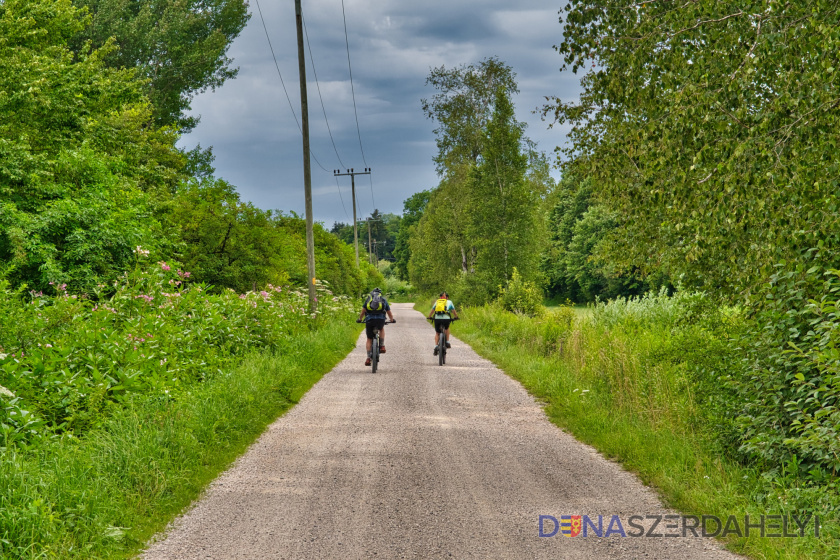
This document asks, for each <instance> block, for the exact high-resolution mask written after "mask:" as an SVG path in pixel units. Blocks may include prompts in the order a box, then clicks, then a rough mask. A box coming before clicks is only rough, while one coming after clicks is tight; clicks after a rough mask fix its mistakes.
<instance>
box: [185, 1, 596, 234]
mask: <svg viewBox="0 0 840 560" xmlns="http://www.w3.org/2000/svg"><path fill="white" fill-rule="evenodd" d="M259 5H260V7H261V9H262V14H263V16H264V18H265V23H266V26H267V28H268V34H269V38H270V40H271V44H272V46H273V47H274V53H275V54H276V56H277V63H278V65H279V68H280V75H282V79H283V81H284V82H285V85H286V89H287V91H288V93H289V96H290V98H291V101H292V105H293V107H294V111H295V113H296V114H297V115H298V118H300V117H299V115H300V86H299V82H298V62H297V43H296V40H297V39H296V35H295V18H294V2H293V0H284V1H282V2H280V1H276V0H275V1H272V0H261V2H260V4H259ZM344 6H345V13H346V18H347V31H348V40H349V45H350V62H351V64H352V72H353V85H354V88H355V96H356V108H357V114H358V123H359V128H358V130H357V128H356V116H355V114H354V110H353V95H352V91H351V85H350V75H349V71H348V64H347V50H346V47H345V35H344V22H343V19H342V10H341V0H303V14H304V20H305V22H306V28H307V31H308V36H309V41H310V45H311V49H312V55H313V56H314V73H313V68H312V65H311V62H310V61H309V59H308V57H309V54H308V52H307V65H308V68H307V87H308V92H309V107H310V109H309V113H310V117H309V118H310V136H311V142H312V152H313V154H314V156H315V157H316V158H317V159H318V160H319V161H320V163H321V164H322V165H323V167H324V168H326V169H327V171H324V170H322V169H321V167H319V165H318V163H316V162H315V161H314V160H313V161H312V189H313V208H314V214H315V220H316V221H320V222H323V223H325V224H326V225H327V226H330V225H331V224H332V223H333V222H334V221H343V222H351V221H352V219H351V218H352V207H351V206H350V178H349V177H342V178H340V179H339V183H338V185H336V179H335V178H334V177H333V170H334V169H338V168H341V169H346V168H350V167H352V168H355V169H356V170H357V171H361V170H362V169H363V168H364V167H371V168H372V169H373V174H372V175H371V176H370V177H367V176H359V177H357V178H356V196H357V203H358V212H359V217H360V219H361V218H362V217H364V216H366V215H368V214H369V213H370V212H371V211H372V209H373V208H374V204H375V207H376V208H379V209H380V211H383V212H393V213H396V214H399V213H401V212H402V207H403V200H405V199H406V198H407V197H409V196H410V195H411V194H413V193H415V192H417V191H420V190H423V189H429V188H432V187H434V186H435V185H437V183H438V178H437V176H436V174H435V170H434V164H433V162H432V158H433V157H434V155H435V152H436V147H435V138H434V134H433V132H432V130H433V129H434V128H435V125H434V123H433V122H432V121H430V120H428V119H426V118H425V116H424V114H423V112H422V110H421V108H420V99H421V98H424V97H426V98H429V97H431V96H432V95H433V94H434V91H433V90H432V89H431V88H430V87H429V86H426V85H425V81H426V77H427V76H428V74H429V70H430V69H431V68H432V67H439V66H441V65H445V66H446V67H447V68H451V67H455V66H459V65H462V64H468V63H475V62H479V61H481V60H483V59H485V58H487V57H491V56H495V57H498V58H500V59H501V60H502V61H504V62H506V63H507V64H509V65H510V66H511V67H512V68H513V70H514V71H515V72H516V74H517V80H518V83H519V88H520V90H521V92H520V94H519V95H518V96H517V97H516V98H515V99H514V102H515V104H516V111H517V117H518V118H519V120H521V121H524V122H527V123H528V125H529V126H528V130H527V132H526V134H527V135H528V136H529V137H530V138H531V139H533V140H534V141H536V142H537V143H538V145H539V148H540V150H542V151H545V152H549V153H550V152H551V151H552V150H553V149H554V147H555V146H557V145H560V144H563V143H564V141H565V133H566V130H565V129H563V128H559V127H555V128H553V129H551V130H548V129H547V126H546V123H544V122H542V121H541V120H540V117H539V116H538V115H537V114H534V113H533V111H534V109H536V108H537V107H538V106H541V105H542V104H543V102H544V97H545V96H547V95H557V96H560V97H562V98H563V99H566V100H572V99H576V98H577V95H578V91H579V85H578V84H579V77H578V76H575V75H574V74H571V73H570V72H563V73H561V72H560V71H559V67H560V65H561V59H560V56H559V55H558V54H557V52H556V51H555V50H554V49H553V48H552V46H553V45H555V44H558V43H559V42H560V41H561V40H562V27H561V24H560V23H559V21H558V10H559V9H560V7H561V6H562V3H560V2H557V3H554V2H551V1H545V0H519V1H518V2H516V3H514V2H510V1H501V0H454V1H453V0H427V1H426V2H422V3H421V2H406V1H405V0H376V1H374V0H344ZM251 12H252V17H251V20H250V21H249V23H248V26H247V27H246V28H245V29H244V30H243V32H242V34H241V35H240V36H239V37H238V38H237V39H236V41H235V42H234V43H233V45H232V46H231V48H230V51H229V56H230V57H231V58H233V59H234V64H235V65H236V66H238V67H239V69H240V70H239V75H238V77H237V78H236V79H235V80H232V81H229V82H227V83H226V84H225V85H224V86H223V87H222V88H220V89H218V90H216V91H215V92H211V91H208V92H206V93H203V94H201V95H198V96H197V97H196V98H195V99H194V100H193V104H192V107H193V113H195V114H199V115H201V123H200V124H199V125H198V127H196V129H195V130H194V131H193V132H192V133H191V134H189V135H188V136H185V137H184V138H183V140H182V142H181V144H182V145H184V146H185V147H193V146H194V145H195V144H197V143H200V144H201V145H202V146H203V147H207V146H213V148H214V153H215V154H216V162H215V165H216V174H217V175H218V176H219V177H222V178H224V179H226V180H228V181H230V182H231V183H233V184H234V185H236V186H237V188H238V190H239V192H240V194H241V196H242V198H243V199H245V200H250V201H251V202H253V203H254V204H255V205H257V206H259V207H261V208H264V209H280V210H283V211H286V212H288V211H295V212H298V213H299V214H301V215H302V214H303V209H304V196H303V156H302V148H301V136H300V131H299V128H298V125H297V124H296V122H295V117H294V116H293V114H292V109H291V108H290V106H289V101H287V99H286V94H285V93H284V92H283V86H282V84H281V81H280V77H279V76H278V72H277V69H276V68H275V63H274V59H273V58H272V55H271V50H270V49H269V45H268V41H267V39H266V33H265V30H264V29H263V24H262V21H261V19H260V17H259V12H258V10H257V3H256V0H251ZM315 74H317V78H318V83H317V85H316V82H315ZM319 87H320V94H321V96H322V97H323V102H324V108H325V110H326V114H327V118H328V122H329V127H330V130H331V131H332V137H333V139H334V140H335V145H336V147H337V151H338V155H336V151H335V150H334V149H333V145H332V143H331V142H330V136H329V132H328V130H327V125H326V124H325V119H324V110H323V109H322V107H321V101H320V98H319V95H318V88H319ZM359 136H361V147H360V142H359ZM362 150H364V153H362ZM339 157H340V158H341V162H342V163H343V165H342V163H339V159H338V158H339ZM339 187H340V191H339ZM340 195H341V196H340ZM342 197H343V204H342Z"/></svg>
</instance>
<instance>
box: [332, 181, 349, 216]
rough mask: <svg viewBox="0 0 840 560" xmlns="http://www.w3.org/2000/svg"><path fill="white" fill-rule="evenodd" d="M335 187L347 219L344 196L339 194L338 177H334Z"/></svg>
mask: <svg viewBox="0 0 840 560" xmlns="http://www.w3.org/2000/svg"><path fill="white" fill-rule="evenodd" d="M335 188H337V189H338V197H339V198H340V199H341V207H342V208H344V215H345V216H346V217H347V219H348V220H349V219H350V214H348V213H347V207H346V206H344V197H343V196H341V187H340V186H338V177H336V178H335Z"/></svg>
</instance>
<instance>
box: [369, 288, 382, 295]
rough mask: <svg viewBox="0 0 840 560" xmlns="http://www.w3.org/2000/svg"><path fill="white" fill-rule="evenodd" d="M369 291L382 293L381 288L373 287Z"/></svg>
mask: <svg viewBox="0 0 840 560" xmlns="http://www.w3.org/2000/svg"><path fill="white" fill-rule="evenodd" d="M371 293H379V294H381V293H382V290H380V289H379V288H374V289H373V290H371Z"/></svg>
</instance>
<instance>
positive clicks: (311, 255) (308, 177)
mask: <svg viewBox="0 0 840 560" xmlns="http://www.w3.org/2000/svg"><path fill="white" fill-rule="evenodd" d="M295 19H296V23H297V44H298V68H299V69H300V120H301V132H303V188H304V192H305V198H306V264H307V268H308V269H309V282H307V284H309V312H310V313H315V310H316V306H317V297H316V293H315V236H314V234H313V232H312V169H311V168H310V162H309V103H308V101H307V98H306V58H305V57H304V54H303V11H302V10H301V7H300V0H295Z"/></svg>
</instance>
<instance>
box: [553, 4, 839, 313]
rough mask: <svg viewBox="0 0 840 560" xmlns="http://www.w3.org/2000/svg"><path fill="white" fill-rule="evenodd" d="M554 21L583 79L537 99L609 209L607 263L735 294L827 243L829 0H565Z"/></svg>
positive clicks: (830, 226) (833, 209) (831, 240)
mask: <svg viewBox="0 0 840 560" xmlns="http://www.w3.org/2000/svg"><path fill="white" fill-rule="evenodd" d="M563 21H564V23H565V27H564V40H563V42H562V43H561V44H560V45H559V46H558V47H557V48H558V51H559V52H560V54H561V55H562V56H563V57H564V60H565V65H566V67H567V68H569V69H571V70H573V71H578V70H585V71H586V74H585V75H584V77H583V79H582V82H581V83H582V85H583V93H582V95H581V100H580V103H579V104H573V103H566V102H564V101H562V100H560V99H555V100H554V102H553V103H552V104H550V105H549V106H547V107H546V108H545V111H546V114H547V115H551V116H553V117H554V118H555V119H556V122H559V123H570V124H571V125H572V127H573V128H572V133H571V136H570V138H571V142H570V147H569V148H568V149H567V150H566V151H565V152H566V153H565V156H566V157H567V159H568V161H570V163H569V164H568V168H570V169H571V168H573V169H575V170H576V171H577V172H578V173H580V174H581V175H582V176H587V177H590V178H592V179H593V180H594V181H595V183H596V184H597V190H596V193H595V195H596V197H597V198H598V200H599V201H601V202H602V203H604V204H605V205H606V206H607V207H608V208H609V209H610V210H611V211H613V212H614V214H615V216H616V217H617V219H618V226H619V228H618V231H620V232H621V234H620V236H619V235H615V236H613V238H612V251H611V255H612V258H613V259H614V260H615V261H616V262H619V263H623V265H624V266H625V267H630V266H640V267H642V268H643V269H645V270H647V271H653V270H657V269H661V268H662V267H665V268H667V269H668V270H670V271H671V272H672V275H673V276H674V277H678V276H682V278H683V281H684V282H686V283H688V284H693V285H697V286H702V287H705V288H708V289H711V290H712V291H713V292H714V293H718V294H723V295H724V296H725V297H738V295H741V296H744V295H749V294H750V293H754V291H755V289H756V286H757V284H759V283H760V282H761V281H762V280H764V279H766V278H768V277H769V276H770V274H772V272H773V270H774V268H773V267H774V265H775V264H776V263H780V262H792V261H796V260H801V259H804V258H805V255H806V254H808V255H810V256H809V258H814V257H815V255H817V254H822V255H823V256H825V255H828V254H835V253H836V249H837V248H838V241H840V238H838V231H840V228H838V216H840V213H838V193H839V192H840V190H838V184H837V179H836V177H837V175H838V173H837V171H838V165H840V158H838V152H837V142H836V130H837V125H838V117H840V96H838V93H837V92H838V88H837V80H838V76H840V73H838V71H837V69H838V68H840V65H838V62H839V61H838V57H840V54H839V53H840V51H839V50H838V46H840V44H839V43H840V33H838V29H840V11H838V7H837V3H836V2H833V1H828V0H804V1H802V2H782V1H776V0H771V1H767V0H762V1H753V2H747V3H746V4H744V3H741V4H738V5H733V4H731V3H725V2H717V1H715V0H699V1H696V2H689V3H681V2H672V1H668V2H629V3H628V2H620V1H618V0H572V1H571V2H570V3H569V5H568V7H567V8H566V13H565V16H564V18H563ZM829 247H831V251H827V249H828V248H829ZM809 251H811V252H810V253H809ZM827 260H831V259H830V258H829V259H827Z"/></svg>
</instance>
